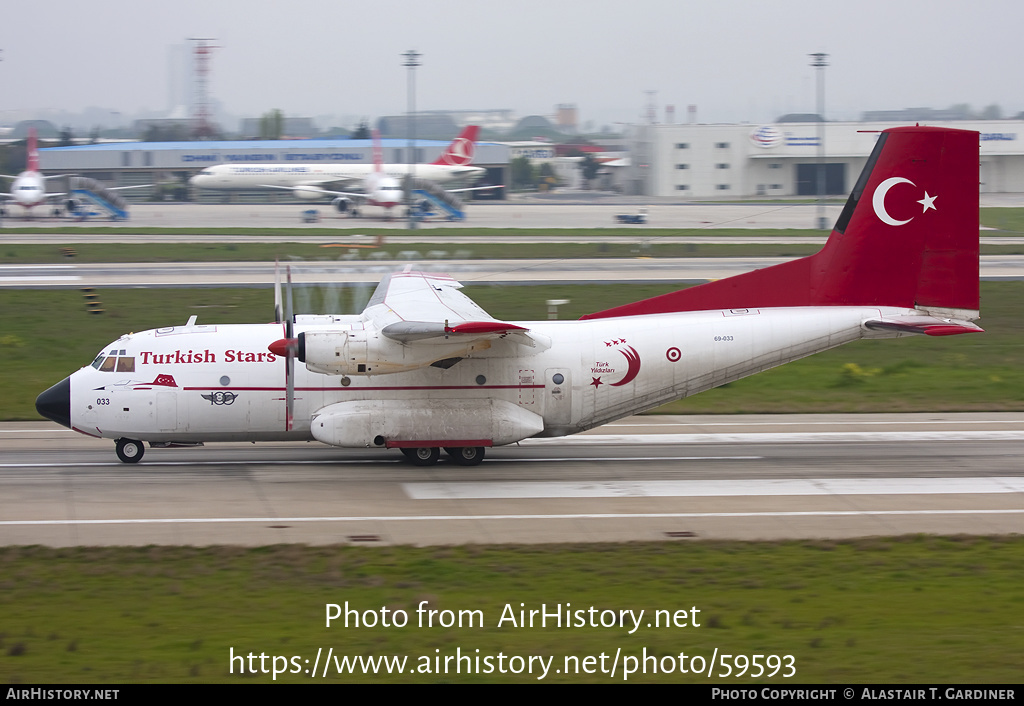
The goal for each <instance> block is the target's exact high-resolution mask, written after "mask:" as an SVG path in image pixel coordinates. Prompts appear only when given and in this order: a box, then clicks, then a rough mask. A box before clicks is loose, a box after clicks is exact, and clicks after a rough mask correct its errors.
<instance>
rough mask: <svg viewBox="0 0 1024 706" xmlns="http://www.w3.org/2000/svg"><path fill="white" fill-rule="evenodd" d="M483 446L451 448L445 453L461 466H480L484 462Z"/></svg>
mask: <svg viewBox="0 0 1024 706" xmlns="http://www.w3.org/2000/svg"><path fill="white" fill-rule="evenodd" d="M484 451H485V449H484V447H483V446H451V447H448V448H446V449H445V452H446V453H447V454H448V455H449V456H451V457H452V461H454V462H455V463H457V464H459V465H460V466H479V465H480V462H481V461H483V460H484Z"/></svg>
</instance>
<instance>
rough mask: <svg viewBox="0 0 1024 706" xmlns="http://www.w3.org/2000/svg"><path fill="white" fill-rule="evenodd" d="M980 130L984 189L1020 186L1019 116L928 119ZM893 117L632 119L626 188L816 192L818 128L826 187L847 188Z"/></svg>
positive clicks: (733, 194) (1023, 175)
mask: <svg viewBox="0 0 1024 706" xmlns="http://www.w3.org/2000/svg"><path fill="white" fill-rule="evenodd" d="M929 124H934V125H936V126H939V127H951V128H960V129H963V130H977V131H978V132H979V133H981V187H980V188H981V191H982V192H984V193H1008V192H1009V193H1014V192H1024V121H1021V120H976V121H970V120H956V121H950V122H942V123H929ZM900 125H906V123H905V122H904V123H896V122H886V123H880V122H871V123H866V122H843V123H820V122H789V123H786V122H778V123H772V124H768V125H724V124H723V125H698V124H692V125H637V126H634V127H633V128H632V140H631V144H630V151H631V156H632V164H631V166H630V167H629V174H628V176H627V180H626V183H627V191H628V192H629V193H632V194H638V195H646V196H657V197H664V198H678V199H680V200H691V199H730V198H731V199H736V198H750V197H761V196H767V197H773V196H774V197H780V198H783V197H784V198H793V197H800V196H813V195H815V194H816V193H817V191H816V188H817V166H816V165H817V162H818V148H819V145H820V144H821V141H820V140H819V130H820V131H821V132H822V134H823V137H824V164H825V187H826V188H825V191H826V193H828V194H833V195H843V196H845V195H847V194H848V193H849V192H850V190H851V189H852V188H853V185H854V183H855V182H856V181H857V177H858V176H859V175H860V172H861V169H862V168H863V167H864V163H865V162H866V161H867V158H868V156H869V155H870V154H871V150H872V148H873V147H874V145H875V140H876V138H877V135H878V132H880V131H881V130H885V129H886V128H890V127H899V126H900Z"/></svg>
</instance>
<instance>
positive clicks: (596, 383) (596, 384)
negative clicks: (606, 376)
mask: <svg viewBox="0 0 1024 706" xmlns="http://www.w3.org/2000/svg"><path fill="white" fill-rule="evenodd" d="M591 380H593V382H591V383H590V384H591V385H593V386H594V387H597V386H598V385H603V384H604V383H603V382H601V378H599V377H596V378H591Z"/></svg>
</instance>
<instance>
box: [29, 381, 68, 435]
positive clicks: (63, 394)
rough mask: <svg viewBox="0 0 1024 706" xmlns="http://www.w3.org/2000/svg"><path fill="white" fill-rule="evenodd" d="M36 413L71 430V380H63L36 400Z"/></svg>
mask: <svg viewBox="0 0 1024 706" xmlns="http://www.w3.org/2000/svg"><path fill="white" fill-rule="evenodd" d="M36 411H37V412H39V414H41V415H42V416H44V417H46V418H47V419H49V420H51V421H54V422H57V423H58V424H60V425H61V426H65V427H67V428H68V429H70V428H71V378H64V379H63V380H61V381H60V382H58V383H57V384H56V385H54V386H53V387H51V388H50V389H48V390H45V391H44V392H43V393H42V394H40V395H39V397H37V398H36Z"/></svg>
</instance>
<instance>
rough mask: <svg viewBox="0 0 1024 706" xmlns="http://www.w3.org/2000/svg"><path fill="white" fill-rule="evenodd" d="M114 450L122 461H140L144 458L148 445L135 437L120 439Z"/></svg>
mask: <svg viewBox="0 0 1024 706" xmlns="http://www.w3.org/2000/svg"><path fill="white" fill-rule="evenodd" d="M114 450H115V451H116V452H117V457H118V458H119V459H121V462H122V463H138V462H139V461H140V460H142V455H143V454H144V453H145V452H146V447H145V446H143V445H142V442H141V441H136V440H135V439H118V440H117V442H116V443H115V446H114Z"/></svg>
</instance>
